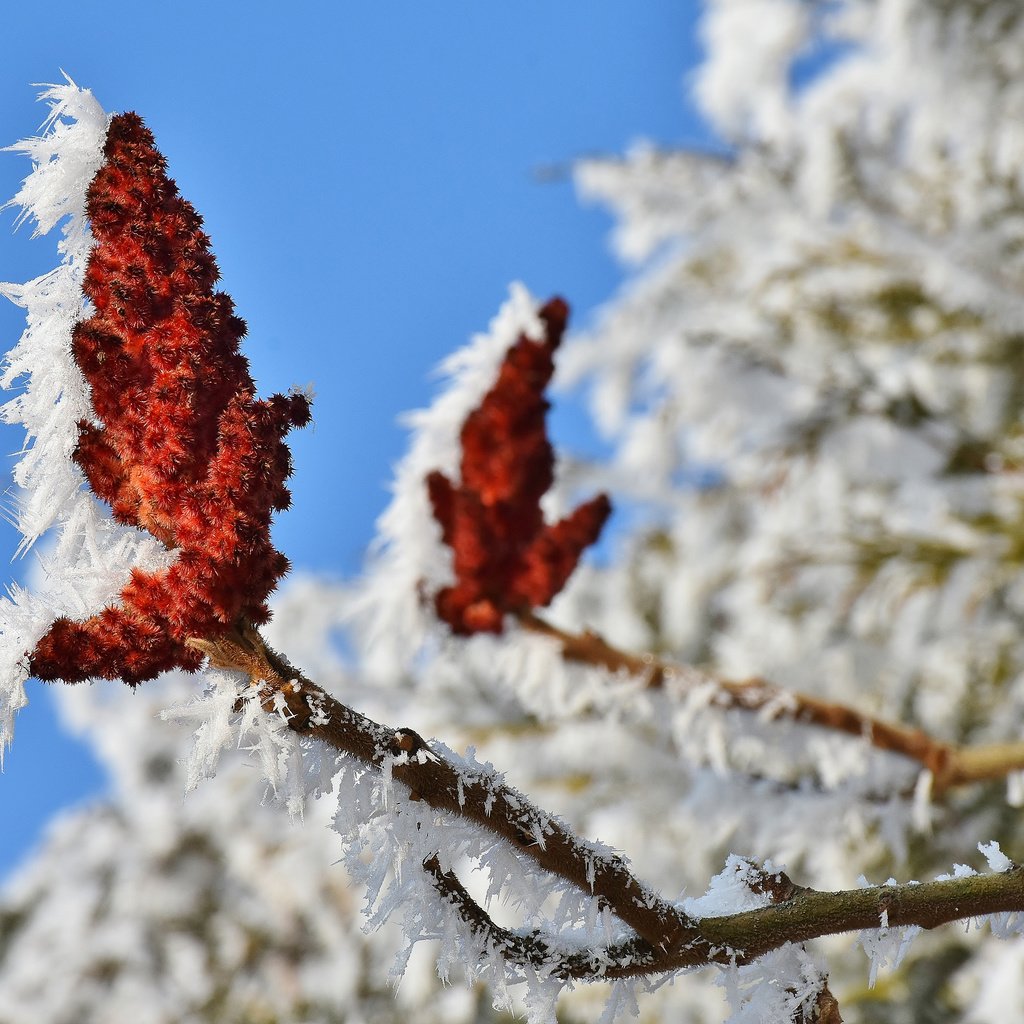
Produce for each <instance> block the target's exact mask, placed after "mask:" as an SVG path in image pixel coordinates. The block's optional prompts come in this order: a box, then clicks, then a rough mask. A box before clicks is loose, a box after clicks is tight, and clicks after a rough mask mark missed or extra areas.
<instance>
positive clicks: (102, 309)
mask: <svg viewBox="0 0 1024 1024" xmlns="http://www.w3.org/2000/svg"><path fill="white" fill-rule="evenodd" d="M104 157H105V162H104V163H103V166H102V167H101V168H100V170H99V171H98V173H97V174H96V177H95V178H94V179H93V181H92V183H91V185H90V186H89V191H88V195H87V211H88V216H89V220H90V222H91V226H92V232H93V236H94V237H95V239H96V244H95V246H94V248H93V250H92V253H91V255H90V259H89V264H88V268H87V270H86V274H85V283H84V291H85V294H86V296H87V297H88V298H89V299H90V300H91V302H92V307H93V315H92V316H91V317H89V319H87V320H83V321H81V322H80V323H78V324H77V325H76V326H75V328H74V332H73V335H72V346H73V353H74V358H75V361H76V362H77V363H78V365H79V367H80V368H81V370H82V373H83V374H84V375H85V378H86V380H87V381H88V383H89V387H90V389H91V392H92V405H93V409H94V411H95V415H96V422H85V421H83V422H81V423H79V441H78V447H77V449H76V450H75V453H74V456H73V457H74V459H75V461H76V462H77V463H78V464H79V466H81V468H82V470H83V472H84V473H85V476H86V478H87V479H88V481H89V485H90V486H91V487H92V489H93V491H94V492H95V493H96V494H97V495H98V496H99V497H100V498H102V499H103V500H104V501H106V502H109V504H110V506H111V508H112V509H113V514H114V516H115V518H116V519H118V520H119V521H120V522H122V523H127V524H130V525H133V526H138V527H141V528H142V529H144V530H148V531H149V532H150V533H151V534H153V536H155V537H157V538H158V539H159V540H160V541H162V542H163V543H164V544H165V545H166V546H167V548H169V549H173V551H174V552H176V554H175V557H174V560H173V562H172V563H171V565H170V566H169V567H168V568H166V569H163V570H161V571H158V572H142V571H139V570H136V571H135V572H134V573H133V574H132V578H131V580H130V582H129V583H128V585H127V586H126V587H125V588H124V590H123V591H122V593H121V598H120V602H119V603H118V604H116V605H113V606H111V607H108V608H105V609H103V611H101V612H100V613H99V614H98V615H95V616H93V617H92V618H90V619H86V620H85V621H83V622H74V621H71V620H70V619H58V620H57V621H56V622H55V623H54V624H53V626H52V627H51V629H50V630H49V632H48V633H47V634H46V635H45V636H44V637H43V638H42V640H40V641H39V644H38V645H37V646H36V649H35V651H34V652H33V653H32V655H31V670H32V673H33V674H34V675H35V676H37V677H39V678H41V679H63V680H66V681H68V682H75V681H78V680H82V679H87V678H90V677H94V676H101V677H106V678H121V679H123V680H124V681H125V682H127V683H131V684H135V683H137V682H140V681H141V680H144V679H149V678H152V677H153V676H155V675H157V674H158V673H159V672H161V671H164V670H166V669H169V668H173V667H176V666H178V667H182V668H186V669H195V668H198V667H199V663H200V661H201V660H202V655H201V654H199V653H198V652H197V651H195V650H193V649H192V648H191V647H188V646H186V645H185V641H186V640H187V639H189V638H190V637H197V638H202V639H214V638H216V637H218V636H221V635H223V634H224V633H225V632H227V631H228V630H229V629H231V628H232V627H233V626H235V625H238V624H241V623H244V622H250V623H254V624H258V623H261V622H264V621H266V619H267V618H268V612H267V606H266V599H267V597H268V595H269V594H270V592H271V591H272V590H273V589H274V587H275V585H276V583H277V581H278V580H279V579H280V578H281V576H282V575H283V574H284V573H285V572H286V571H287V569H288V561H287V559H286V558H285V557H284V555H282V554H281V553H280V552H278V551H276V550H275V549H274V547H273V546H272V545H271V543H270V521H271V516H272V514H273V512H274V510H277V509H284V508H287V507H288V504H289V502H290V495H289V492H288V489H287V488H286V487H285V485H284V481H285V479H286V478H287V477H288V476H289V474H290V473H291V457H290V454H289V451H288V448H287V446H286V445H285V443H284V437H285V435H286V434H287V433H288V431H289V430H290V429H291V428H292V427H293V426H302V425H303V424H305V423H307V422H308V421H309V403H308V401H307V400H306V398H305V397H303V396H301V395H289V396H287V397H286V396H283V395H274V396H273V397H272V398H269V399H266V400H260V399H257V398H256V397H255V387H254V385H253V381H252V377H251V376H250V374H249V367H248V362H247V360H246V359H245V357H244V356H242V355H241V353H240V352H239V342H240V340H241V338H242V336H243V335H244V334H245V323H244V322H243V321H242V320H240V319H239V318H238V317H237V316H235V314H234V306H233V304H232V302H231V299H230V298H229V297H228V296H227V295H225V294H224V293H223V292H217V291H214V283H215V282H216V280H217V278H218V276H219V272H218V270H217V264H216V261H215V259H214V257H213V254H212V253H211V252H210V240H209V237H208V236H207V235H206V234H205V233H204V232H203V231H202V230H201V226H202V219H201V217H200V216H199V214H198V213H196V211H195V209H194V208H193V207H192V206H191V205H190V204H189V203H188V202H186V201H185V200H184V199H182V198H181V197H180V196H179V195H178V189H177V186H176V185H175V184H174V182H173V181H172V180H171V179H169V178H168V177H167V174H166V161H165V160H164V157H163V156H162V155H161V154H160V153H159V152H158V151H157V149H156V148H155V146H154V144H153V135H152V133H151V132H150V131H149V130H148V129H147V128H146V126H145V125H144V124H143V123H142V120H141V118H139V117H138V115H137V114H131V113H129V114H120V115H118V116H116V117H114V118H113V119H112V120H111V122H110V126H109V129H108V132H107V138H106V144H105V148H104Z"/></svg>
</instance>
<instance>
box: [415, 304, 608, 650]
mask: <svg viewBox="0 0 1024 1024" xmlns="http://www.w3.org/2000/svg"><path fill="white" fill-rule="evenodd" d="M568 317H569V308H568V306H567V305H566V304H565V302H563V301H562V300H561V299H557V298H556V299H552V300H551V301H550V302H548V303H547V304H546V305H545V306H544V307H543V308H542V309H541V310H540V319H541V321H542V322H543V324H544V337H543V339H542V340H540V341H532V340H531V339H530V338H528V337H526V336H525V335H520V337H519V338H518V340H517V341H516V342H515V344H514V345H513V346H512V347H511V348H510V349H509V351H508V353H507V354H506V356H505V360H504V362H503V363H502V366H501V370H500V372H499V374H498V380H497V382H496V383H495V385H494V387H492V388H491V390H490V391H488V392H487V394H486V395H485V396H484V399H483V401H482V402H481V403H480V405H479V406H478V407H477V408H476V409H474V410H473V412H471V413H470V414H469V416H468V417H467V418H466V422H465V423H464V424H463V427H462V433H461V435H460V440H461V444H462V462H461V466H460V472H461V477H462V480H461V483H459V484H454V483H452V482H451V481H450V480H449V479H448V478H447V477H446V476H445V475H444V474H443V473H440V472H437V471H435V472H433V473H431V474H430V475H429V476H428V477H427V488H428V492H429V495H430V502H431V505H432V506H433V510H434V516H435V518H436V519H437V521H438V522H439V523H440V524H441V530H442V536H443V539H444V542H445V544H447V545H448V546H449V547H450V548H451V549H452V552H453V556H454V568H455V577H456V582H455V584H454V585H453V586H450V587H445V588H444V589H443V590H441V591H440V592H439V593H438V594H437V595H436V596H435V598H434V603H435V607H436V609H437V614H438V616H439V617H440V618H441V619H442V620H443V621H445V622H447V623H448V624H449V625H450V626H451V628H452V630H453V631H454V632H456V633H461V634H468V633H480V632H486V633H500V632H501V631H502V628H503V620H504V616H505V615H506V614H507V613H522V612H525V611H528V610H529V609H531V608H538V607H542V606H544V605H546V604H548V603H549V602H550V601H551V599H552V598H553V597H554V596H555V595H556V594H557V593H558V592H559V591H560V590H561V589H562V587H563V586H565V582H566V580H568V578H569V577H570V576H571V575H572V572H573V570H574V569H575V568H576V564H577V562H578V561H579V559H580V555H581V554H582V553H583V550H584V548H586V547H588V546H589V545H590V544H593V543H594V541H596V540H597V538H598V536H599V534H600V532H601V529H602V527H603V526H604V524H605V520H607V518H608V516H609V514H610V513H611V502H610V501H609V500H608V498H607V496H606V495H604V494H601V495H598V496H597V497H596V498H593V499H591V500H590V501H588V502H586V503H585V504H583V505H581V506H580V507H579V508H577V509H576V511H575V512H573V513H572V514H571V515H569V516H567V517H566V518H565V519H563V520H561V521H560V522H558V523H554V524H553V525H548V524H547V523H545V522H544V515H543V513H542V512H541V508H540V499H541V497H542V496H543V495H544V494H545V492H546V491H547V490H548V489H549V488H550V487H551V484H552V482H553V481H554V465H555V455H554V451H553V450H552V447H551V443H550V442H549V441H548V436H547V429H546V423H545V418H546V414H547V411H548V408H549V403H548V402H547V400H546V399H545V397H544V389H545V388H546V387H547V385H548V382H549V381H550V380H551V375H552V373H553V372H554V351H555V349H556V348H557V346H558V344H559V342H560V341H561V339H562V334H563V333H564V331H565V325H566V322H567V320H568Z"/></svg>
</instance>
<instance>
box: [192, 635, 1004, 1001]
mask: <svg viewBox="0 0 1024 1024" xmlns="http://www.w3.org/2000/svg"><path fill="white" fill-rule="evenodd" d="M194 646H196V647H197V648H199V649H200V650H202V651H204V653H206V654H207V655H208V656H209V658H210V660H211V663H213V664H215V665H217V666H219V667H225V668H233V669H239V670H241V671H243V672H246V673H247V674H248V675H249V676H250V678H251V679H252V681H253V685H256V686H258V687H259V688H260V697H261V702H262V703H263V706H264V708H265V709H266V710H267V711H268V712H274V713H276V712H277V711H278V707H279V704H280V701H281V700H282V699H283V701H284V703H285V705H286V706H287V709H288V712H289V714H290V717H289V726H290V727H291V728H292V729H293V730H294V731H295V732H297V733H299V734H301V735H304V736H309V737H311V738H314V739H317V740H320V741H321V742H324V743H326V744H327V745H328V746H330V747H332V748H333V749H334V750H337V751H340V752H342V753H345V754H348V755H350V756H352V757H355V758H356V759H358V760H359V761H361V762H363V763H364V764H366V765H368V766H371V767H374V768H377V769H378V770H381V769H383V768H384V767H385V766H387V767H389V768H390V770H391V773H392V777H393V778H394V779H395V780H396V781H398V782H401V783H402V784H403V785H405V786H406V787H407V788H408V789H409V793H410V797H411V798H413V799H419V800H424V801H426V803H427V804H428V805H429V806H430V807H432V808H435V809H436V810H439V811H445V812H447V813H451V814H454V815H458V816H461V817H464V818H466V819H468V820H470V821H473V822H475V823H476V824H478V825H480V826H481V827H483V828H485V829H487V830H488V831H490V832H492V833H493V834H495V835H498V836H500V837H501V838H503V839H505V840H506V841H507V842H509V843H510V844H511V845H512V846H513V848H514V849H515V850H516V851H517V853H518V854H519V855H520V856H523V857H526V858H529V859H530V860H532V861H533V862H534V863H535V864H536V865H537V866H539V867H541V868H544V869H545V870H547V871H550V872H552V873H553V874H555V875H557V876H559V877H561V878H563V879H565V880H567V881H569V882H571V883H572V884H573V885H575V886H576V887H577V888H578V889H579V890H581V891H582V892H584V893H590V894H593V895H595V896H596V897H597V898H598V900H599V901H600V903H601V904H602V905H603V906H605V907H607V908H608V909H610V910H611V911H612V912H613V913H614V914H616V915H617V916H618V917H619V918H620V919H621V920H622V921H623V922H624V923H625V924H626V925H628V926H629V927H630V928H632V929H634V931H636V933H637V936H636V937H635V938H631V939H627V940H626V941H624V942H621V943H618V944H615V945H613V946H611V947H608V948H606V949H603V950H588V951H582V952H579V953H575V952H574V953H571V954H568V955H560V954H558V953H557V951H556V950H555V948H554V946H553V944H552V941H551V940H549V939H547V938H545V937H544V936H542V935H539V934H537V933H531V934H529V935H525V936H524V935H520V934H518V933H515V932H512V931H510V930H509V929H502V928H500V927H499V926H497V925H495V924H494V923H493V922H492V921H491V919H490V918H489V916H488V915H487V914H486V912H485V911H484V910H483V909H482V908H480V907H479V905H478V904H476V903H475V902H474V901H473V900H472V898H471V897H470V896H469V895H468V893H467V892H466V890H465V889H464V888H463V887H462V885H461V883H460V882H459V880H458V878H457V877H456V876H455V875H454V874H452V873H451V872H446V871H444V870H443V869H442V868H441V865H440V862H439V861H438V859H437V858H436V857H432V858H428V860H427V861H426V862H424V865H423V867H424V869H425V870H426V871H427V872H428V874H430V875H431V878H432V880H433V882H434V885H435V888H437V890H438V892H439V893H440V894H441V895H442V897H443V898H444V899H445V900H446V901H447V902H448V903H450V904H451V905H452V906H453V907H454V908H455V910H456V911H457V912H458V913H459V915H460V916H461V917H462V918H463V920H464V921H465V922H467V923H468V924H469V925H470V927H471V928H472V929H473V930H474V931H475V932H477V933H478V934H482V935H483V936H484V937H485V938H486V940H487V941H488V942H489V943H493V944H496V945H498V946H499V947H500V948H501V949H502V951H503V952H504V953H505V955H506V956H508V957H509V959H510V960H511V961H512V962H514V963H518V964H520V965H522V966H538V965H539V964H540V963H543V964H544V965H545V966H546V967H548V968H550V969H553V970H554V971H555V973H557V974H559V975H560V976H563V977H565V978H572V979H579V980H594V979H596V978H606V979H613V978H624V977H636V976H649V975H652V974H657V973H662V972H665V971H674V970H680V969H683V968H691V967H700V966H707V965H711V964H744V963H749V962H750V961H752V960H754V959H756V958H757V957H759V956H762V955H764V954H765V953H767V952H770V951H771V950H773V949H777V948H779V947H780V946H783V945H785V944H787V943H793V942H796V943H802V942H806V941H808V940H810V939H813V938H817V937H819V936H823V935H833V934H837V933H840V932H848V931H857V930H866V929H867V930H870V929H877V928H879V927H882V926H883V924H884V925H886V926H888V927H904V926H907V925H917V926H919V927H922V928H934V927H937V926H938V925H941V924H946V923H949V922H952V921H958V920H965V919H969V918H974V917H979V916H983V915H986V914H994V913H1002V912H1018V913H1024V870H1021V869H1020V868H1018V867H1016V866H1014V867H1013V868H1012V869H1010V870H1008V871H1004V872H1002V873H999V874H988V875H974V876H968V877H961V878H953V879H947V880H944V881H938V882H926V883H921V884H917V883H910V884H906V885H886V886H879V887H873V888H867V889H856V890H851V891H841V892H817V891H815V890H813V889H805V888H802V887H800V886H797V885H794V884H793V883H792V882H791V881H790V880H789V879H788V878H787V877H786V876H785V875H783V874H781V873H777V874H770V873H768V872H764V871H761V872H756V871H754V872H751V878H752V881H751V887H752V888H753V889H754V891H758V892H763V893H765V894H766V895H768V896H769V898H770V899H771V900H772V901H773V903H772V905H770V906H767V907H764V908H762V909H759V910H751V911H746V912H744V913H738V914H730V915H726V916H721V917H704V918H701V919H699V920H698V919H695V918H691V917H689V916H687V915H686V914H685V913H683V912H682V911H681V910H680V909H679V908H678V907H676V906H674V905H673V904H671V903H668V902H666V901H665V900H663V899H661V898H660V897H659V896H657V895H656V894H655V893H654V892H653V891H652V890H651V889H649V888H648V887H647V886H646V885H644V884H643V883H642V882H641V881H640V880H639V879H637V878H636V877H635V876H634V875H633V874H632V873H631V872H630V871H629V870H628V868H627V867H626V865H625V862H624V861H623V860H621V859H620V858H618V857H616V856H614V855H608V854H605V853H603V852H600V851H598V850H596V849H595V848H593V847H589V846H588V845H587V844H585V843H584V842H582V841H580V840H578V839H577V838H576V837H575V836H573V835H572V834H571V833H570V832H569V831H568V829H567V828H566V827H565V826H564V825H563V824H562V823H561V822H559V821H558V820H557V819H554V818H552V817H551V816H549V815H547V814H545V813H544V812H543V811H541V810H539V809H537V808H535V807H534V806H533V805H532V804H531V803H530V802H529V801H528V800H526V798H525V797H523V796H522V795H521V794H519V793H517V792H516V791H515V790H514V789H512V788H511V787H510V786H508V785H506V784H505V782H504V781H503V779H502V778H501V777H500V776H498V775H496V774H493V775H492V774H485V773H480V774H479V775H474V776H469V777H467V775H465V774H463V773H461V772H460V771H459V769H458V768H457V767H456V766H455V765H454V764H452V763H450V762H449V761H448V760H446V759H445V758H444V757H443V756H442V755H441V754H439V753H437V752H436V751H434V750H432V749H431V747H430V745H429V744H428V743H426V741H424V740H423V739H422V738H421V737H420V736H419V734H418V733H416V732H414V731H413V730H411V729H391V728H388V727H386V726H383V725H380V724H378V723H376V722H374V721H372V720H371V719H369V718H366V717H365V716H363V715H361V714H359V713H358V712H357V711H354V710H353V709H351V708H349V707H347V706H345V705H344V704H341V703H340V702H339V701H337V700H335V699H334V698H333V697H331V696H330V695H329V694H327V693H326V692H325V691H324V690H323V689H321V688H320V687H319V686H317V685H316V684H315V683H313V682H311V681H310V680H308V679H306V678H305V677H304V676H302V674H301V673H299V672H298V671H296V670H295V669H294V668H293V667H292V666H291V665H289V664H288V662H287V661H286V660H285V659H284V658H282V657H281V656H280V655H278V654H276V653H275V652H274V651H272V650H270V649H269V648H267V647H266V645H265V644H264V643H263V641H262V638H261V637H260V636H259V634H258V633H256V632H255V631H254V630H246V631H244V632H242V633H236V634H234V635H232V636H230V637H226V638H221V639H219V640H217V641H215V642H209V641H195V642H194ZM552 956H554V957H556V958H557V960H556V963H552V960H551V959H550V957H552ZM822 1009H823V1012H825V1011H826V1010H827V1011H828V1012H830V1013H831V1012H832V1007H831V1006H828V1007H823V1008H822ZM825 1019H829V1018H828V1017H826V1018H825Z"/></svg>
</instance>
